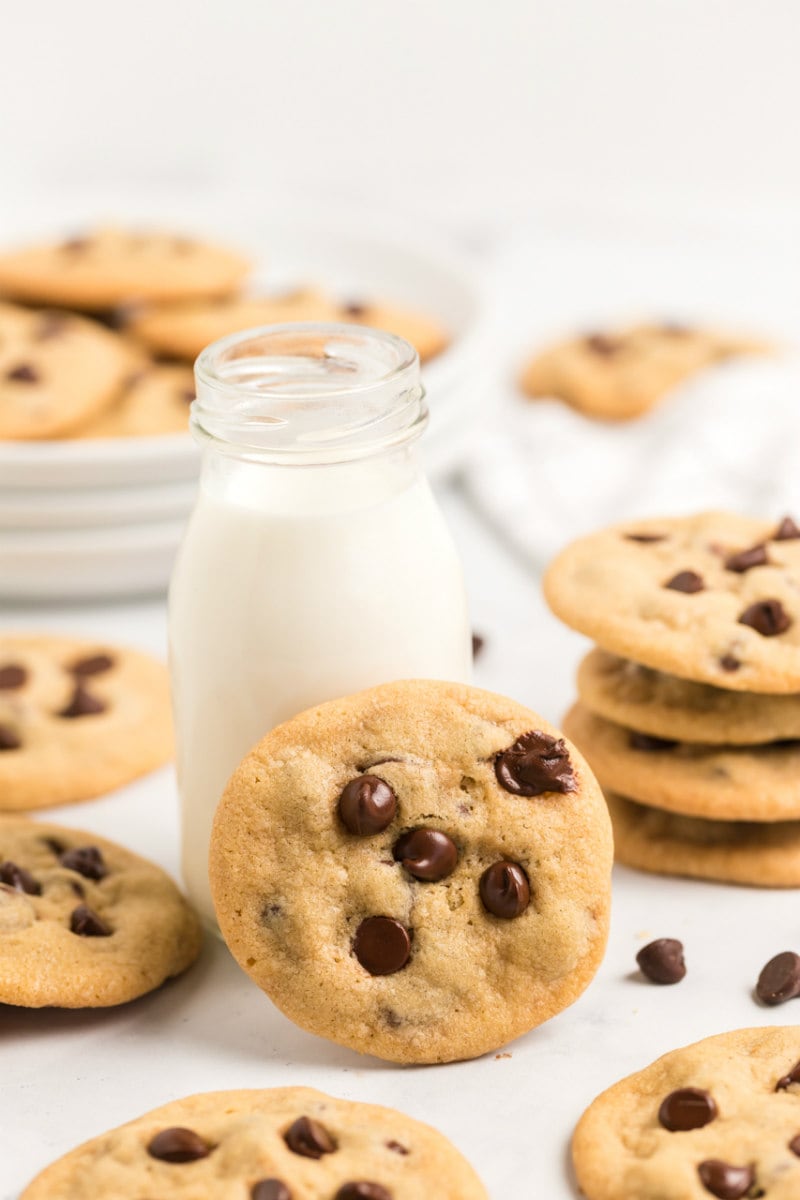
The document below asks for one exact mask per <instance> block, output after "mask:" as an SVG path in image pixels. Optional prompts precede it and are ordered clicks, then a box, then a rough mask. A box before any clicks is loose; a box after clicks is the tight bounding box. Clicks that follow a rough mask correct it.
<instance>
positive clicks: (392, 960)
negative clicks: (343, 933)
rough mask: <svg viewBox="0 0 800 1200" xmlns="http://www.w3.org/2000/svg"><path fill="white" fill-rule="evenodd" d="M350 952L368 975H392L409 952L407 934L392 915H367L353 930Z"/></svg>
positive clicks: (408, 935)
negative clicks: (351, 951)
mask: <svg viewBox="0 0 800 1200" xmlns="http://www.w3.org/2000/svg"><path fill="white" fill-rule="evenodd" d="M353 953H354V954H355V956H356V958H357V959H358V961H359V962H360V963H361V965H362V967H363V968H364V970H365V971H369V973H370V975H394V973H395V971H402V969H403V967H404V966H405V965H406V963H407V962H408V960H409V957H410V955H411V936H410V934H409V932H408V930H407V929H406V928H405V926H403V925H401V924H400V922H399V921H395V920H394V918H393V917H367V918H366V920H364V921H362V922H361V924H360V925H359V927H358V929H357V930H356V936H355V938H354V939H353Z"/></svg>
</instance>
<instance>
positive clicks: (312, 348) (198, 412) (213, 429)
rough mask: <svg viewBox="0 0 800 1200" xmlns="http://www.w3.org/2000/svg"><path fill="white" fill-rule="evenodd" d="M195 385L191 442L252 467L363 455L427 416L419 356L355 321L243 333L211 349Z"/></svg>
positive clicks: (399, 441) (400, 439) (400, 437)
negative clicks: (194, 441)
mask: <svg viewBox="0 0 800 1200" xmlns="http://www.w3.org/2000/svg"><path fill="white" fill-rule="evenodd" d="M195 379H196V384H197V389H196V390H197V399H196V400H195V401H194V403H193V404H192V411H191V427H192V432H193V434H194V436H195V438H197V439H198V440H199V441H200V442H204V443H206V444H212V445H213V446H214V448H215V449H216V450H218V451H220V452H221V453H223V454H227V455H230V456H233V457H238V458H243V459H247V460H250V461H261V462H277V463H281V464H284V465H285V464H294V463H296V464H302V465H308V464H312V463H336V462H346V461H350V460H353V459H359V458H367V457H370V456H372V455H375V454H380V453H382V452H385V451H387V450H391V449H394V448H396V447H399V446H402V445H404V444H405V443H407V442H410V441H412V440H414V439H415V438H417V437H419V435H420V434H421V433H422V431H423V430H424V428H425V425H426V424H427V420H428V408H427V405H426V403H425V391H424V388H423V387H422V384H421V382H420V376H419V356H418V354H417V352H416V350H415V349H414V348H413V346H411V345H410V344H409V343H408V342H406V341H404V340H403V339H402V338H399V337H396V336H395V335H394V334H391V333H384V332H383V331H381V330H377V329H372V328H368V327H365V326H361V325H348V324H336V323H328V322H297V323H293V324H285V325H266V326H261V327H259V328H256V329H245V330H242V331H240V332H238V333H234V334H231V335H230V336H228V337H225V338H221V339H220V340H219V341H216V342H212V343H211V345H209V346H207V347H206V348H205V350H203V352H202V353H201V354H200V356H199V358H198V359H197V361H196V363H195Z"/></svg>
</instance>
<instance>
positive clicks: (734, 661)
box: [719, 654, 742, 671]
mask: <svg viewBox="0 0 800 1200" xmlns="http://www.w3.org/2000/svg"><path fill="white" fill-rule="evenodd" d="M719 665H720V666H721V667H722V669H723V671H738V670H739V667H740V666H741V665H742V664H741V663H740V662H739V660H738V658H736V656H735V655H733V654H724V655H723V656H722V658H721V659H720V660H719Z"/></svg>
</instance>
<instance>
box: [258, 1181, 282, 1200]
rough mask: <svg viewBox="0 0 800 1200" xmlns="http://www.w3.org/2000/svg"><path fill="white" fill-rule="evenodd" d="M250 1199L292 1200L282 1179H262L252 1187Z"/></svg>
mask: <svg viewBox="0 0 800 1200" xmlns="http://www.w3.org/2000/svg"><path fill="white" fill-rule="evenodd" d="M250 1200H292V1193H291V1192H290V1191H289V1189H288V1187H287V1186H286V1184H285V1183H284V1182H283V1180H282V1179H260V1180H259V1181H258V1183H254V1184H253V1186H252V1187H251V1189H250Z"/></svg>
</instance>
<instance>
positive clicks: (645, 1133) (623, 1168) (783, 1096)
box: [572, 1026, 800, 1200]
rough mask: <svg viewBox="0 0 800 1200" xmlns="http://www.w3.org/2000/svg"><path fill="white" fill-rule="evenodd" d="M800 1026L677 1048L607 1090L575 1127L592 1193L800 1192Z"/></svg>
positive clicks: (695, 1199)
mask: <svg viewBox="0 0 800 1200" xmlns="http://www.w3.org/2000/svg"><path fill="white" fill-rule="evenodd" d="M798 1060H800V1028H798V1027H796V1026H795V1027H786V1028H782V1027H778V1026H773V1027H766V1028H761V1029H740V1030H735V1031H733V1032H731V1033H723V1034H719V1035H718V1036H716V1037H711V1038H706V1039H705V1040H704V1041H701V1042H696V1043H695V1044H694V1045H692V1046H686V1047H685V1048H683V1049H680V1050H674V1051H672V1052H671V1053H669V1054H665V1055H664V1057H663V1058H660V1059H658V1060H657V1061H656V1062H654V1063H652V1064H651V1066H649V1067H646V1068H645V1069H644V1070H643V1071H639V1072H638V1073H637V1074H635V1075H630V1076H629V1077H628V1078H627V1079H623V1080H622V1081H621V1082H620V1083H617V1084H615V1085H614V1086H613V1087H611V1088H609V1089H608V1091H606V1092H603V1094H602V1095H601V1096H599V1097H598V1098H597V1099H596V1100H595V1101H594V1103H593V1104H591V1105H590V1107H589V1108H588V1109H587V1111H586V1112H585V1113H584V1115H583V1117H582V1118H581V1120H580V1123H579V1124H578V1127H577V1129H576V1131H575V1135H574V1138H573V1144H572V1154H573V1160H574V1163H575V1170H576V1173H577V1176H578V1183H579V1185H580V1187H581V1190H582V1192H583V1194H584V1195H585V1196H586V1197H587V1200H709V1197H710V1196H716V1197H719V1198H720V1200H740V1198H747V1200H749V1198H750V1197H755V1196H763V1197H764V1198H765V1200H766V1198H767V1197H768V1198H769V1200H796V1197H797V1196H798V1195H800V1138H799V1137H798V1135H800V1084H798V1082H797V1080H798V1079H800V1070H799V1069H798V1067H800V1063H798Z"/></svg>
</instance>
